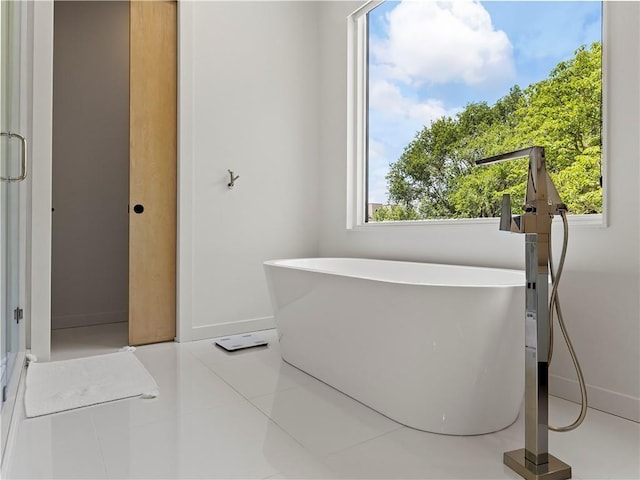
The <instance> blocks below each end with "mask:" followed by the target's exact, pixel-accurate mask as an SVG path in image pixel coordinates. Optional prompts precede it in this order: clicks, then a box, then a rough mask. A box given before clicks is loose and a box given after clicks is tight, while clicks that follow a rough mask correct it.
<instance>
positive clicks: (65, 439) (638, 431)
mask: <svg viewBox="0 0 640 480" xmlns="http://www.w3.org/2000/svg"><path fill="white" fill-rule="evenodd" d="M68 333H69V334H70V335H74V336H75V337H76V340H75V341H76V342H77V341H78V337H80V336H82V332H77V331H76V332H68ZM265 334H266V335H267V337H268V340H269V342H270V343H269V346H268V347H267V348H261V349H254V350H246V351H241V352H236V353H233V354H228V353H226V352H224V351H222V350H221V349H219V348H216V347H214V346H212V342H211V340H206V341H199V342H193V343H187V344H175V343H165V344H158V345H149V346H145V347H139V348H138V349H137V350H136V355H137V356H138V357H139V358H140V360H141V361H142V362H143V363H144V365H145V366H146V367H147V369H148V370H149V371H150V372H151V374H152V375H153V376H154V377H155V378H156V381H157V382H158V384H159V386H160V392H161V393H160V396H159V397H158V398H156V399H149V400H142V399H129V400H122V401H117V402H111V403H108V404H103V405H100V406H94V407H88V408H84V409H79V410H75V411H71V412H66V413H59V414H55V415H49V416H45V417H40V418H35V419H27V420H23V421H21V423H20V425H19V431H18V435H17V439H16V444H15V446H14V448H13V450H12V453H11V458H10V459H9V464H8V470H7V472H8V477H9V478H271V479H275V478H466V479H476V478H491V479H499V478H507V479H509V478H511V479H516V478H519V477H518V476H517V475H516V474H515V473H513V472H512V471H511V470H509V469H508V468H507V467H505V466H503V464H502V453H503V452H504V451H506V450H512V449H516V448H521V447H522V446H523V438H524V431H523V430H524V428H523V418H522V415H521V416H520V418H519V420H518V421H517V422H516V423H515V424H514V425H512V426H511V427H509V428H507V429H505V430H503V431H501V432H498V433H494V434H490V435H479V436H473V437H454V436H445V435H435V434H429V433H425V432H420V431H416V430H413V429H410V428H407V427H403V426H402V425H399V424H397V423H395V422H393V421H391V420H389V419H388V418H386V417H384V416H382V415H379V414H378V413H376V412H374V411H373V410H371V409H369V408H367V407H365V406H364V405H362V404H360V403H358V402H356V401H354V400H352V399H351V398H349V397H347V396H345V395H343V394H341V393H340V392H338V391H336V390H334V389H332V388H331V387H329V386H327V385H325V384H324V383H321V382H319V381H317V380H316V379H314V378H312V377H310V376H308V375H306V374H304V373H302V372H300V371H299V370H297V369H295V368H293V367H291V366H290V365H288V364H286V363H283V362H282V360H281V359H280V354H279V349H278V341H277V335H276V333H275V331H267V332H265ZM113 338H114V342H115V341H118V342H120V340H119V339H117V338H118V337H117V335H114V337H113ZM64 344H65V343H64V341H62V343H59V345H64ZM121 344H122V342H120V343H117V344H116V345H113V350H112V351H114V350H115V349H116V348H117V347H118V346H121ZM101 348H102V349H101V350H100V349H99V351H98V352H97V353H103V350H104V349H105V348H106V347H105V346H104V342H103V346H102V347H101ZM64 350H65V348H63V349H62V351H61V350H58V351H57V355H56V356H57V357H58V358H68V357H69V356H74V354H73V353H71V352H69V351H68V350H66V353H65V351H64ZM87 352H88V350H87V349H86V348H76V349H75V353H76V354H78V353H82V354H87ZM550 404H551V409H552V421H553V422H567V421H570V420H572V419H573V416H574V415H575V413H576V412H577V410H578V406H576V405H575V404H572V403H569V402H566V401H564V400H560V399H557V398H554V397H552V398H551V400H550ZM550 452H551V453H552V454H554V455H556V456H557V457H559V458H560V459H562V460H563V461H565V462H567V463H569V464H570V465H572V467H573V473H574V478H578V479H591V478H598V479H600V478H608V479H623V478H627V479H638V478H640V465H639V456H640V453H639V452H640V425H638V424H637V423H634V422H630V421H627V420H623V419H621V418H618V417H615V416H612V415H608V414H605V413H602V412H599V411H595V410H590V411H589V413H588V415H587V419H586V420H585V423H584V424H583V426H581V427H580V428H579V429H578V430H576V431H574V432H570V433H564V434H560V433H550Z"/></svg>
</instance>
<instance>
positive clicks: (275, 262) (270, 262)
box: [263, 257, 526, 288]
mask: <svg viewBox="0 0 640 480" xmlns="http://www.w3.org/2000/svg"><path fill="white" fill-rule="evenodd" d="M299 260H356V261H370V262H379V263H389V264H390V263H395V264H415V265H423V266H430V265H433V266H438V267H443V266H444V267H448V268H452V269H472V270H487V271H493V272H509V273H515V274H518V275H521V277H522V283H506V284H493V283H490V284H483V285H479V284H473V283H469V284H462V283H461V284H451V283H437V282H411V281H400V280H393V279H387V278H377V277H372V276H367V275H350V274H346V273H339V272H335V271H331V270H324V269H319V268H310V267H303V266H299V265H285V264H283V263H282V262H295V261H299ZM263 265H265V266H271V267H280V268H288V269H292V270H301V271H307V272H312V273H322V274H324V275H333V276H336V277H346V278H356V279H361V280H368V281H372V282H380V283H393V284H398V285H415V286H429V287H450V288H514V287H516V288H519V287H524V286H525V285H526V276H525V270H517V269H511V268H498V267H479V266H473V265H456V264H449V263H434V262H417V261H410V260H389V259H380V258H366V257H296V258H278V259H273V260H266V261H264V262H263Z"/></svg>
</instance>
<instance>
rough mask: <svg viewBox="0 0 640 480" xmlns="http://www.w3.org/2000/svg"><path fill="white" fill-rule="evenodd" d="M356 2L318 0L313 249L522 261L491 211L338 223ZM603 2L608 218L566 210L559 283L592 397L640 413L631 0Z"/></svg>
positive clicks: (562, 386)
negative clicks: (476, 219) (316, 241)
mask: <svg viewBox="0 0 640 480" xmlns="http://www.w3.org/2000/svg"><path fill="white" fill-rule="evenodd" d="M361 4H362V2H326V3H324V4H323V7H322V16H321V26H320V30H321V62H320V65H321V67H320V70H321V72H322V76H321V87H322V88H321V94H320V98H321V125H322V131H321V132H322V139H321V143H320V166H321V172H320V175H321V180H322V183H321V198H322V206H323V209H322V217H321V220H322V221H321V225H322V228H321V243H320V245H321V249H320V252H321V254H322V255H323V256H356V257H374V258H390V259H402V260H417V261H428V262H436V263H453V264H470V265H487V266H498V267H510V268H524V238H523V237H522V236H519V235H505V234H500V233H499V232H498V227H497V221H496V222H491V223H488V224H487V223H485V224H475V225H422V226H410V227H401V226H388V225H385V226H378V227H375V226H372V227H369V228H367V227H365V228H361V229H355V230H347V229H346V228H345V225H346V211H347V206H346V199H347V192H346V186H347V179H346V174H347V159H346V153H347V124H346V118H347V117H346V105H347V48H346V47H347V41H346V39H347V22H346V17H347V16H348V15H349V14H350V13H351V12H352V11H354V10H355V9H356V8H357V7H359V6H360V5H361ZM605 8H606V16H607V18H608V23H607V25H606V28H605V32H606V36H605V38H604V48H605V49H606V52H607V57H606V66H605V69H607V74H606V85H605V88H606V93H605V95H606V98H607V104H606V109H607V110H606V129H607V136H606V139H605V141H606V146H605V148H607V154H606V156H607V158H606V161H607V173H606V181H607V182H608V187H609V188H608V190H609V198H608V214H609V215H608V223H609V226H608V227H607V228H604V227H602V226H599V225H588V224H584V223H583V224H576V222H574V224H573V225H572V227H571V231H570V241H569V251H568V256H567V262H566V267H565V273H564V276H563V282H562V285H561V289H560V293H561V298H562V305H563V312H564V314H565V317H566V322H567V326H568V329H569V332H570V333H571V336H572V339H573V343H574V345H575V348H576V350H577V353H578V355H579V358H580V360H581V362H582V368H583V372H584V375H585V377H586V381H587V383H588V384H589V386H590V387H589V394H590V399H589V400H590V404H591V406H593V407H595V408H600V409H603V410H606V411H609V412H612V413H615V414H618V415H621V416H624V417H627V418H632V419H635V420H636V421H640V401H639V398H638V397H640V347H639V343H640V342H639V340H640V320H639V315H640V308H639V304H638V297H639V290H640V283H639V269H640V257H639V252H638V249H639V245H640V236H639V233H638V232H639V225H640V223H639V215H638V208H639V207H640V202H639V196H638V191H639V187H640V185H639V179H640V171H639V168H638V163H639V159H640V142H639V135H638V131H639V128H640V112H639V110H640V96H639V89H638V85H639V84H640V75H639V73H640V61H639V60H640V38H639V35H638V25H639V24H640V13H639V12H640V4H639V3H637V2H628V3H627V2H620V3H618V2H606V7H605ZM555 232H558V233H560V230H558V229H556V230H555ZM558 237H559V235H556V239H559V238H558ZM558 337H560V334H559V333H558V334H557V335H556V340H558ZM555 345H556V346H555V358H554V361H553V364H552V370H551V371H552V374H553V377H552V379H551V388H552V393H555V394H557V395H561V396H565V397H566V398H569V399H574V400H579V392H578V389H577V387H576V386H575V385H573V384H572V382H571V381H570V380H566V379H573V378H575V374H574V371H573V366H572V365H571V361H570V359H569V357H568V354H567V353H566V350H565V348H564V346H563V345H560V344H559V342H558V341H557V342H556V344H555Z"/></svg>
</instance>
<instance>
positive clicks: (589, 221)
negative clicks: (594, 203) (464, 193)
mask: <svg viewBox="0 0 640 480" xmlns="http://www.w3.org/2000/svg"><path fill="white" fill-rule="evenodd" d="M567 218H568V219H569V226H578V227H582V226H587V227H589V228H606V226H607V225H606V222H605V218H604V215H603V214H595V215H568V216H567ZM499 222H500V219H499V218H452V219H434V220H407V221H396V222H393V221H390V222H368V223H363V224H360V225H354V226H353V227H352V228H350V229H349V230H350V231H355V232H366V231H376V230H378V229H388V228H391V229H393V228H402V229H406V228H407V227H417V228H433V229H441V228H450V227H454V228H460V227H466V226H468V225H488V226H495V227H496V228H498V224H499Z"/></svg>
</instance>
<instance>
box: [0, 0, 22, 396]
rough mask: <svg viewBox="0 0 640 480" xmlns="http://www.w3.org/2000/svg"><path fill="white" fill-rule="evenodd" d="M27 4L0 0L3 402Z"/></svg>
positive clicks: (9, 348) (14, 331) (10, 337)
mask: <svg viewBox="0 0 640 480" xmlns="http://www.w3.org/2000/svg"><path fill="white" fill-rule="evenodd" d="M23 6H24V3H23V2H15V1H8V0H0V41H1V48H0V316H1V321H2V325H1V327H0V349H1V354H2V364H1V367H0V368H1V377H2V384H1V386H0V388H1V389H2V390H1V392H2V401H3V402H4V400H5V395H6V393H5V392H6V391H5V387H6V385H7V384H8V382H9V377H10V375H11V371H12V370H13V365H14V363H15V359H16V356H17V353H18V348H19V346H20V342H19V334H20V328H19V327H20V325H19V322H20V321H21V320H22V309H21V308H20V305H19V301H20V288H19V286H20V274H21V272H20V188H24V187H22V181H23V180H24V179H25V178H26V175H27V152H26V141H25V139H24V136H23V135H21V134H20V133H19V132H20V80H21V78H20V75H21V63H20V51H21V48H20V39H21V24H22V21H21V19H22V9H23Z"/></svg>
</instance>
